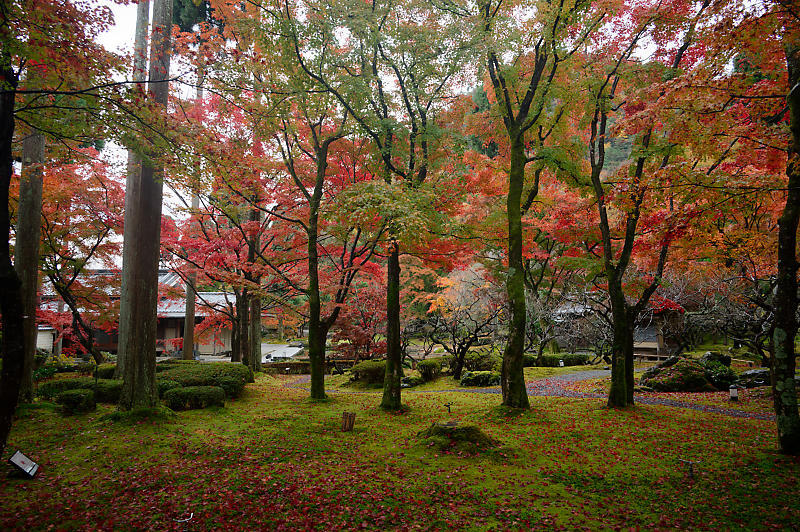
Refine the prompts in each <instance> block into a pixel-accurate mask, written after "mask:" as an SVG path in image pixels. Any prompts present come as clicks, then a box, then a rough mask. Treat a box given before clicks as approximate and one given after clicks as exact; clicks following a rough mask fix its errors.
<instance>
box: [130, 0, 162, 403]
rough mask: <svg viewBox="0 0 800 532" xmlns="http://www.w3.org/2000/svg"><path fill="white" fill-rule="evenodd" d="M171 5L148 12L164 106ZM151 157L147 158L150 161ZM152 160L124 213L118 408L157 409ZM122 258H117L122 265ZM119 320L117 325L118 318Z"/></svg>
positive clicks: (157, 209)
mask: <svg viewBox="0 0 800 532" xmlns="http://www.w3.org/2000/svg"><path fill="white" fill-rule="evenodd" d="M171 28H172V0H157V1H156V3H155V4H154V8H153V33H152V35H153V37H152V48H151V54H150V82H149V84H148V90H149V92H150V93H151V95H152V99H153V101H154V102H155V103H156V104H157V105H159V106H163V107H166V105H167V99H168V96H169V81H167V80H168V79H169V64H170V37H171ZM156 155H157V154H155V153H152V154H151V156H156ZM156 165H157V163H156V161H155V159H148V160H146V161H143V162H142V171H141V175H140V179H139V182H138V183H135V184H134V186H133V188H132V189H131V190H127V191H126V194H131V195H132V197H131V202H130V205H131V207H132V208H131V210H130V211H129V212H126V213H125V215H126V220H125V234H124V243H123V245H124V247H125V248H132V250H133V252H132V253H129V254H128V259H129V262H128V264H125V263H124V262H123V266H122V268H123V271H125V270H126V269H127V270H128V275H129V277H128V283H127V284H126V286H124V287H123V292H122V298H121V303H120V308H121V309H122V308H125V309H126V310H125V312H123V311H122V310H120V342H119V347H120V351H121V352H122V356H123V358H124V359H125V372H124V374H123V386H122V394H121V396H120V408H121V409H123V410H130V409H133V408H151V407H154V406H156V405H157V404H158V390H157V388H156V382H155V365H156V324H157V315H156V306H157V304H158V261H159V252H160V243H161V202H162V194H163V179H164V169H163V166H161V165H158V166H156ZM124 259H125V256H124V254H123V261H124ZM123 315H124V316H125V318H126V319H125V321H122V316H123Z"/></svg>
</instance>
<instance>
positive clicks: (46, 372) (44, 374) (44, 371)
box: [0, 364, 58, 382]
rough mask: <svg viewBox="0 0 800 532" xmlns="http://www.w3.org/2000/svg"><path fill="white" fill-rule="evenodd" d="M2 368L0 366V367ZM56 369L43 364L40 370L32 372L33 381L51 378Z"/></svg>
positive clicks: (51, 365) (53, 366) (50, 365)
mask: <svg viewBox="0 0 800 532" xmlns="http://www.w3.org/2000/svg"><path fill="white" fill-rule="evenodd" d="M0 368H2V366H0ZM56 371H58V369H57V368H56V367H55V365H53V364H45V365H44V366H42V367H40V368H36V369H35V370H33V381H34V382H39V381H43V380H46V379H49V378H51V377H52V376H53V375H55V374H56Z"/></svg>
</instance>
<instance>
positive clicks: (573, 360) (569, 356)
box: [533, 353, 589, 368]
mask: <svg viewBox="0 0 800 532" xmlns="http://www.w3.org/2000/svg"><path fill="white" fill-rule="evenodd" d="M533 359H534V361H535V360H536V357H534V358H533ZM560 360H563V361H564V366H583V365H586V364H588V363H589V355H585V354H582V353H561V354H558V355H543V356H542V367H545V368H557V367H559V361H560Z"/></svg>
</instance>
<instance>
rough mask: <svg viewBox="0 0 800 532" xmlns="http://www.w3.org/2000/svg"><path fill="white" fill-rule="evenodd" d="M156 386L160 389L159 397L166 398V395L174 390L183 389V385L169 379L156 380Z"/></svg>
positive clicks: (159, 378) (158, 378)
mask: <svg viewBox="0 0 800 532" xmlns="http://www.w3.org/2000/svg"><path fill="white" fill-rule="evenodd" d="M156 386H157V387H158V396H159V397H162V398H163V397H164V394H165V393H167V392H168V391H169V390H172V389H174V388H181V383H179V382H178V381H173V380H169V379H162V378H161V377H157V378H156Z"/></svg>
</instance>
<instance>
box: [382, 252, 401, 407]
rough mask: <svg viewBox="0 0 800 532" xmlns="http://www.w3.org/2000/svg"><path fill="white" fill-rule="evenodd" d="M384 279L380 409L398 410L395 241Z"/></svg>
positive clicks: (397, 321) (398, 308)
mask: <svg viewBox="0 0 800 532" xmlns="http://www.w3.org/2000/svg"><path fill="white" fill-rule="evenodd" d="M386 277H387V284H386V373H385V375H384V380H383V399H382V400H381V408H384V409H386V410H400V408H401V407H402V403H401V397H400V379H401V378H402V374H403V368H402V363H403V353H402V350H401V349H400V248H399V246H398V245H397V242H396V241H393V242H392V243H391V247H390V251H389V264H388V268H387V272H386Z"/></svg>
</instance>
